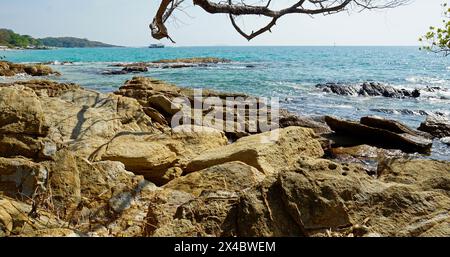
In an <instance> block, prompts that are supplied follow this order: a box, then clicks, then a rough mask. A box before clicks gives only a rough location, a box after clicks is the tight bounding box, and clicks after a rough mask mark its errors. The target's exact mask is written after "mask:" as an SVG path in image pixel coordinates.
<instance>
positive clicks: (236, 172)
mask: <svg viewBox="0 0 450 257" xmlns="http://www.w3.org/2000/svg"><path fill="white" fill-rule="evenodd" d="M264 177H265V176H264V175H263V174H262V173H261V172H260V171H259V170H257V169H256V168H254V167H252V166H249V165H247V164H245V163H243V162H239V161H236V162H228V163H224V164H219V165H216V166H212V167H209V168H206V169H204V170H200V171H197V172H193V173H189V174H188V175H186V176H183V177H179V178H177V179H174V180H172V181H170V182H169V183H167V184H166V185H164V188H167V189H173V190H178V191H184V192H187V193H191V194H193V195H195V196H200V195H201V194H202V192H203V191H212V190H225V191H229V192H239V191H242V190H245V189H246V188H249V187H252V186H253V185H255V184H257V183H259V182H260V181H262V180H263V179H264Z"/></svg>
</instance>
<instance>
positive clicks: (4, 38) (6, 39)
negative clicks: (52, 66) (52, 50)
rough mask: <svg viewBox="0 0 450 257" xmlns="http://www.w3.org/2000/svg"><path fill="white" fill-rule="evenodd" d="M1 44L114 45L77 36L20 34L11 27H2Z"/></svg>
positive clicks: (35, 46)
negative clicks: (38, 36)
mask: <svg viewBox="0 0 450 257" xmlns="http://www.w3.org/2000/svg"><path fill="white" fill-rule="evenodd" d="M0 46H6V47H9V48H14V47H18V48H46V47H47V48H48V47H61V48H74V47H80V48H84V47H86V48H88V47H113V45H109V44H105V43H101V42H97V41H90V40H88V39H81V38H75V37H46V38H33V37H31V36H29V35H20V34H17V33H15V32H14V31H12V30H9V29H0Z"/></svg>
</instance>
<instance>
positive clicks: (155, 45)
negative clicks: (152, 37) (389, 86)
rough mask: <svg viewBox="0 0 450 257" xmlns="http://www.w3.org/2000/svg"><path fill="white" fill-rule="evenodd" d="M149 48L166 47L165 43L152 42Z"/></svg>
mask: <svg viewBox="0 0 450 257" xmlns="http://www.w3.org/2000/svg"><path fill="white" fill-rule="evenodd" d="M148 48H164V45H163V44H151V45H150V46H149V47H148Z"/></svg>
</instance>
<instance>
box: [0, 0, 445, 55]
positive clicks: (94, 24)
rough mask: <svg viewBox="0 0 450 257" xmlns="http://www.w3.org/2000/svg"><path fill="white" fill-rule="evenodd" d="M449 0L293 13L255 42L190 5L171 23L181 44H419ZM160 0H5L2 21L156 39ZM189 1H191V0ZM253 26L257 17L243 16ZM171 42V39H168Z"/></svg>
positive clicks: (50, 31)
mask: <svg viewBox="0 0 450 257" xmlns="http://www.w3.org/2000/svg"><path fill="white" fill-rule="evenodd" d="M442 1H444V0H415V1H413V3H412V4H411V5H409V6H405V7H400V8H396V9H390V10H382V11H365V12H363V13H356V14H350V15H349V14H347V13H340V14H337V15H331V16H325V17H324V16H315V17H314V18H311V17H308V16H300V15H291V16H289V17H286V18H283V19H282V20H280V21H279V22H278V25H277V26H276V27H275V28H274V29H273V33H269V34H265V35H262V36H260V37H258V38H256V39H255V40H253V41H251V42H247V41H246V40H245V39H243V38H242V37H240V36H239V35H238V34H237V33H236V32H235V31H234V30H233V28H232V27H231V25H230V24H229V21H228V18H227V17H226V16H225V15H210V14H207V13H205V12H204V11H203V10H201V9H200V8H199V7H194V6H190V7H188V8H187V9H186V10H185V11H186V12H188V13H189V16H187V15H186V14H183V13H179V14H178V15H177V18H178V20H179V22H177V23H176V24H169V26H168V27H169V30H170V31H171V35H172V37H173V38H174V39H175V41H177V45H179V46H183V45H333V44H335V43H336V44H337V45H417V44H418V42H417V38H418V37H419V36H420V35H422V34H423V33H424V32H426V30H427V28H428V27H429V26H430V25H438V24H439V23H440V20H441V19H442V11H441V6H440V4H441V3H442ZM159 2H160V1H158V0H0V27H5V28H10V29H13V30H15V31H16V32H18V33H21V34H29V35H32V36H34V37H45V36H75V37H81V38H89V39H91V40H98V41H103V42H106V43H112V44H117V45H124V46H144V45H147V44H149V43H151V42H152V41H153V40H152V38H151V36H150V32H149V29H148V24H149V23H150V21H151V20H152V18H153V15H154V13H155V11H156V8H157V6H158V4H159ZM188 2H190V3H191V1H190V0H188ZM243 22H245V23H244V24H245V25H246V27H247V28H251V25H252V24H255V23H257V22H260V21H258V19H256V20H255V19H247V20H244V21H243ZM163 43H165V44H169V43H168V42H167V41H163Z"/></svg>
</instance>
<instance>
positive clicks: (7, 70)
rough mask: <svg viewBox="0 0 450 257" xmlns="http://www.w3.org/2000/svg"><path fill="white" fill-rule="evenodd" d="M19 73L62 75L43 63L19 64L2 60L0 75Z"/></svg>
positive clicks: (8, 75) (0, 62)
mask: <svg viewBox="0 0 450 257" xmlns="http://www.w3.org/2000/svg"><path fill="white" fill-rule="evenodd" d="M17 74H28V75H31V76H48V75H60V73H59V72H57V71H54V70H53V69H52V68H50V67H49V66H46V65H42V64H18V63H11V62H5V61H0V76H7V77H10V76H15V75H17Z"/></svg>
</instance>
